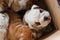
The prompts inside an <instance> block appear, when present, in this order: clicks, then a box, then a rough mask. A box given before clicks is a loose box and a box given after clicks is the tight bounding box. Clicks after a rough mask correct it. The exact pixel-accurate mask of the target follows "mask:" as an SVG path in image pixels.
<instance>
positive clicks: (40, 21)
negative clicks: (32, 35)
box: [24, 5, 51, 30]
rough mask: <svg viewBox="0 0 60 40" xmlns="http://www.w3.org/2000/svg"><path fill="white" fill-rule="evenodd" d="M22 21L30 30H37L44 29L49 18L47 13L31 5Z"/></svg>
mask: <svg viewBox="0 0 60 40" xmlns="http://www.w3.org/2000/svg"><path fill="white" fill-rule="evenodd" d="M24 20H25V22H26V23H27V24H28V25H29V27H30V28H31V29H36V30H38V29H42V28H44V27H46V26H47V25H48V24H49V23H50V21H51V17H50V14H49V12H48V11H46V10H43V9H40V8H39V7H38V6H37V5H33V6H32V8H31V10H29V11H27V12H26V14H25V16H24Z"/></svg>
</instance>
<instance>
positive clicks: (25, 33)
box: [8, 11, 34, 40]
mask: <svg viewBox="0 0 60 40" xmlns="http://www.w3.org/2000/svg"><path fill="white" fill-rule="evenodd" d="M8 15H9V17H10V24H9V29H8V40H34V38H33V36H32V31H31V30H30V29H29V28H27V27H26V26H24V25H22V21H21V18H20V16H19V15H18V14H16V13H14V12H11V11H10V12H8Z"/></svg>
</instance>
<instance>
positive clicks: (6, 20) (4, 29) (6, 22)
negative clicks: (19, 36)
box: [0, 13, 9, 40]
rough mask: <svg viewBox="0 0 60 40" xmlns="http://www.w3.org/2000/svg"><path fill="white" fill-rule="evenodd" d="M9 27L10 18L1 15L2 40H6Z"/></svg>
mask: <svg viewBox="0 0 60 40" xmlns="http://www.w3.org/2000/svg"><path fill="white" fill-rule="evenodd" d="M8 25H9V16H8V15H7V14H6V13H4V14H3V13H0V40H5V38H6V34H7V29H8Z"/></svg>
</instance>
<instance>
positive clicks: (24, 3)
mask: <svg viewBox="0 0 60 40" xmlns="http://www.w3.org/2000/svg"><path fill="white" fill-rule="evenodd" d="M27 1H29V0H20V1H19V2H18V3H19V5H20V9H22V8H24V7H26V2H27Z"/></svg>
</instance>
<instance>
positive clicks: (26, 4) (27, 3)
mask: <svg viewBox="0 0 60 40" xmlns="http://www.w3.org/2000/svg"><path fill="white" fill-rule="evenodd" d="M5 2H6V3H7V4H8V6H9V7H11V8H12V9H13V10H14V11H19V10H23V9H29V8H30V7H31V5H32V4H33V0H5Z"/></svg>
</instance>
